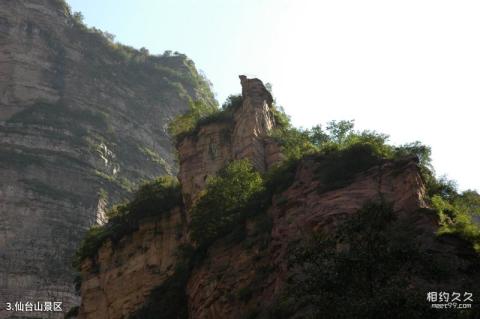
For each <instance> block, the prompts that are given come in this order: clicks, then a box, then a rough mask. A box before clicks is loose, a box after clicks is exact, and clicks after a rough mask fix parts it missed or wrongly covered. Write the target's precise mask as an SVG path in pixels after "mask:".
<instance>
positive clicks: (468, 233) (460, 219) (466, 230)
mask: <svg viewBox="0 0 480 319" xmlns="http://www.w3.org/2000/svg"><path fill="white" fill-rule="evenodd" d="M479 202H480V195H478V193H476V192H472V191H466V192H464V193H463V194H461V195H458V196H457V197H456V198H455V199H454V200H453V201H448V200H446V199H444V198H442V197H441V196H440V195H435V196H433V198H432V206H433V208H434V209H435V210H436V211H437V213H438V216H439V219H440V223H441V228H440V229H439V231H438V233H439V235H446V234H450V235H457V236H459V237H461V238H463V239H465V240H467V241H468V242H470V243H471V244H472V246H473V248H474V249H475V250H476V251H477V252H479V253H480V225H479V224H478V223H475V222H474V220H473V219H474V216H478V214H479V206H478V204H479Z"/></svg>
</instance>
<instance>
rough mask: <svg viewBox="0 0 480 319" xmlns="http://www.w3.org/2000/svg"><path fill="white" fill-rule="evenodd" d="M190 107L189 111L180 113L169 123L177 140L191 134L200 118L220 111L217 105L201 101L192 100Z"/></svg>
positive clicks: (171, 131)
mask: <svg viewBox="0 0 480 319" xmlns="http://www.w3.org/2000/svg"><path fill="white" fill-rule="evenodd" d="M189 107H190V109H189V110H188V112H187V113H185V114H182V115H179V116H178V117H177V118H175V119H174V120H173V121H171V122H170V124H169V127H168V131H169V133H170V134H171V135H172V136H174V137H175V138H176V139H177V141H179V140H181V139H182V138H183V137H184V136H186V135H188V134H191V133H192V132H193V131H194V129H195V128H196V127H197V124H198V121H199V120H200V119H202V118H206V117H207V116H209V115H212V114H215V113H217V112H218V109H217V108H216V107H214V106H212V105H208V104H205V103H202V102H201V101H191V102H190V105H189Z"/></svg>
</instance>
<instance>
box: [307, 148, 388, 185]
mask: <svg viewBox="0 0 480 319" xmlns="http://www.w3.org/2000/svg"><path fill="white" fill-rule="evenodd" d="M382 158H383V154H382V153H381V150H379V148H377V147H375V146H374V145H372V144H368V143H358V144H352V145H350V146H348V147H347V148H345V149H336V148H333V149H331V150H324V151H323V152H322V153H320V154H319V155H318V156H317V157H316V160H317V162H318V163H319V166H318V168H317V170H316V172H315V175H316V178H317V179H318V180H319V181H320V182H321V184H320V189H319V191H328V190H332V189H336V188H339V187H343V186H346V185H348V184H349V183H350V182H351V181H352V180H353V178H354V177H355V175H356V174H358V173H360V172H362V171H365V170H367V169H369V168H371V167H373V166H374V165H377V164H379V163H380V162H381V160H382Z"/></svg>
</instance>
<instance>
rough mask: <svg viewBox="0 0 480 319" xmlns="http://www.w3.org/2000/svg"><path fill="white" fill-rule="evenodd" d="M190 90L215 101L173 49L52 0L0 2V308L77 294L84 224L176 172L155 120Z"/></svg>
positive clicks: (166, 117)
mask: <svg viewBox="0 0 480 319" xmlns="http://www.w3.org/2000/svg"><path fill="white" fill-rule="evenodd" d="M192 100H202V101H204V102H205V103H215V101H214V99H213V97H212V93H211V92H210V89H209V86H208V84H207V82H206V81H205V80H204V79H203V77H202V76H200V75H199V74H198V73H197V71H196V69H195V66H194V64H193V62H192V61H190V60H189V59H188V58H186V57H185V56H184V55H181V54H175V55H170V54H167V55H159V56H151V55H149V54H148V51H146V50H140V51H138V50H134V49H133V48H130V47H126V46H122V45H119V44H115V43H113V42H112V41H111V39H109V38H108V35H105V34H104V33H102V32H101V31H99V30H96V29H88V28H86V27H85V26H84V25H83V24H82V23H81V22H80V21H78V19H76V18H75V17H73V16H72V14H71V13H70V10H69V8H68V6H67V5H66V3H64V2H63V1H62V0H20V1H18V0H2V1H1V2H0V180H1V183H0V302H2V306H1V308H0V317H1V318H4V317H8V316H11V315H13V313H11V312H6V311H4V304H3V303H5V302H12V303H14V302H16V301H23V302H27V301H30V302H36V301H61V302H63V306H62V308H63V309H64V310H68V308H70V307H71V306H72V305H74V304H76V303H78V301H79V298H78V296H76V295H75V293H74V288H73V272H72V270H71V267H70V265H71V260H72V256H73V254H74V251H75V250H76V247H77V246H78V243H79V242H80V240H81V238H82V237H83V235H84V233H85V230H86V229H88V228H89V227H90V226H91V225H92V224H94V223H96V222H101V221H102V219H103V213H104V209H105V208H106V207H107V206H108V205H110V204H112V203H115V202H118V201H120V200H122V199H123V198H127V197H128V196H129V192H130V190H131V188H132V187H133V186H134V185H135V184H136V183H137V182H138V181H140V180H142V179H144V178H152V177H154V176H157V175H163V174H172V173H175V172H176V166H175V162H174V155H173V152H172V146H171V143H170V140H169V138H168V136H167V133H166V125H167V123H168V122H169V121H170V120H171V119H172V118H173V117H175V116H176V115H177V114H179V113H181V112H183V111H185V110H187V109H188V105H189V102H190V101H192ZM152 240H153V239H152ZM29 315H30V316H31V315H32V314H29ZM58 316H63V314H58Z"/></svg>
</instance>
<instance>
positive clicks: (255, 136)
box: [178, 75, 283, 206]
mask: <svg viewBox="0 0 480 319" xmlns="http://www.w3.org/2000/svg"><path fill="white" fill-rule="evenodd" d="M240 82H241V85H242V98H243V102H242V104H241V106H239V107H238V108H236V109H235V111H234V114H233V118H229V119H227V120H220V121H215V122H213V123H210V124H207V125H203V126H201V127H200V128H199V131H198V133H196V134H194V135H191V136H187V137H185V138H184V139H183V140H182V141H180V143H179V145H178V154H179V158H180V172H179V176H178V177H179V180H180V181H181V183H182V192H183V194H184V198H185V203H186V205H187V206H189V205H190V204H191V203H192V202H194V201H195V199H196V197H197V195H198V194H199V192H200V191H201V190H203V189H204V188H205V185H206V180H207V177H208V176H211V175H215V174H216V173H217V172H218V171H219V170H220V169H221V168H222V167H224V166H225V164H226V163H228V162H230V161H232V160H238V159H249V160H250V161H251V162H252V164H253V166H254V167H255V168H256V169H257V170H259V171H260V172H265V171H266V170H267V168H269V167H271V166H272V165H274V164H275V163H278V162H280V161H281V160H282V159H283V156H282V155H281V149H280V147H279V145H278V144H277V143H275V142H274V141H273V139H271V138H269V133H270V132H271V131H272V130H273V128H274V127H275V121H274V117H273V113H272V109H271V108H272V101H273V100H272V96H271V94H270V92H268V90H267V89H266V88H265V86H264V85H263V83H262V81H260V80H259V79H247V78H246V77H245V76H243V75H242V76H240Z"/></svg>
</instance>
